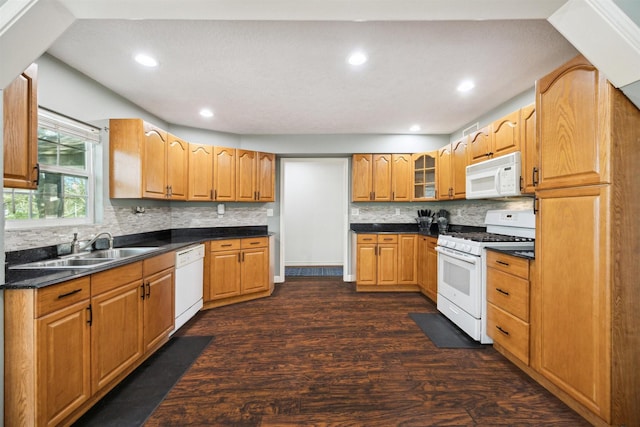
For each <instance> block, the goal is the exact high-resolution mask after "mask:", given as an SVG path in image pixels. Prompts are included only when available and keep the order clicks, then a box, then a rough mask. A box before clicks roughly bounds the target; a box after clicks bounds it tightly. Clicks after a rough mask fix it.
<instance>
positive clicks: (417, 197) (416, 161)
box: [412, 151, 436, 201]
mask: <svg viewBox="0 0 640 427" xmlns="http://www.w3.org/2000/svg"><path fill="white" fill-rule="evenodd" d="M412 160H413V200H414V201H424V200H436V152H435V151H430V152H428V153H416V154H414V155H413V156H412Z"/></svg>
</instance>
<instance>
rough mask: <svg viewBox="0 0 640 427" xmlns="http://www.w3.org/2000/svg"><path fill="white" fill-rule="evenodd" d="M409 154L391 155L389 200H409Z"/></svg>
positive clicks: (410, 164)
mask: <svg viewBox="0 0 640 427" xmlns="http://www.w3.org/2000/svg"><path fill="white" fill-rule="evenodd" d="M411 166H412V163H411V154H392V155H391V200H393V201H396V202H409V201H411Z"/></svg>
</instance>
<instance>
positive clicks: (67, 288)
mask: <svg viewBox="0 0 640 427" xmlns="http://www.w3.org/2000/svg"><path fill="white" fill-rule="evenodd" d="M90 283H91V281H90V279H89V277H88V276H87V277H81V278H80V279H75V280H70V281H68V282H64V283H60V284H57V285H52V286H47V287H46V288H42V289H38V293H37V297H36V298H37V299H36V313H35V316H36V317H42V316H44V315H45V314H48V313H52V312H54V311H56V310H60V309H61V308H64V307H67V306H70V305H72V304H75V303H77V302H79V301H82V300H85V299H89V296H90V294H91V285H90Z"/></svg>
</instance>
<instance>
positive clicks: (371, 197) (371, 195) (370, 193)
mask: <svg viewBox="0 0 640 427" xmlns="http://www.w3.org/2000/svg"><path fill="white" fill-rule="evenodd" d="M369 200H373V191H370V192H369Z"/></svg>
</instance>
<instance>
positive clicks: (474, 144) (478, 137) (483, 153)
mask: <svg viewBox="0 0 640 427" xmlns="http://www.w3.org/2000/svg"><path fill="white" fill-rule="evenodd" d="M467 150H469V164H474V163H478V162H482V161H484V160H487V159H489V158H490V157H491V154H492V153H491V138H490V136H489V127H488V126H487V127H484V128H482V129H480V130H479V131H477V132H474V133H473V134H471V135H470V137H469V144H468V145H467Z"/></svg>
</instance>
